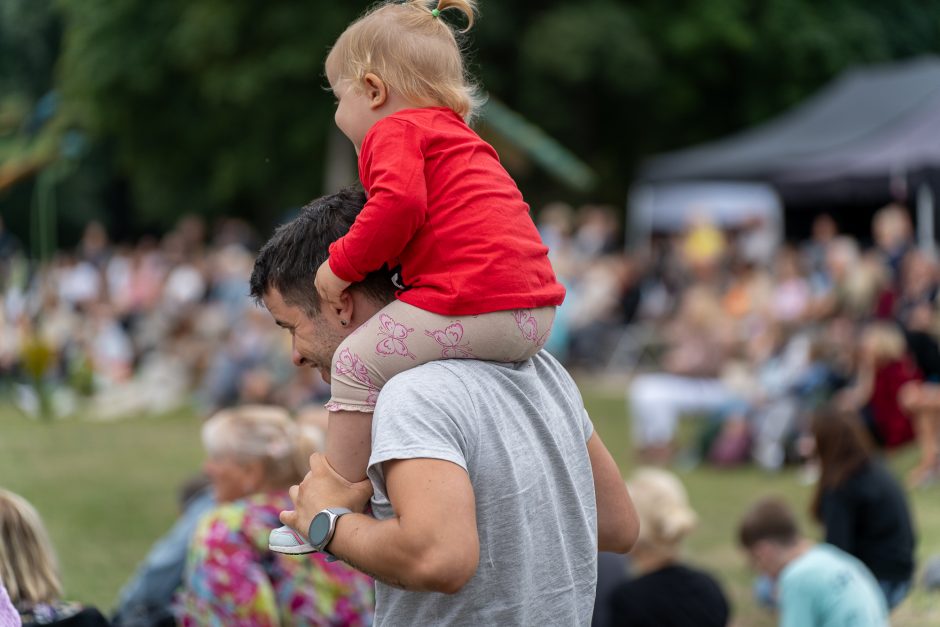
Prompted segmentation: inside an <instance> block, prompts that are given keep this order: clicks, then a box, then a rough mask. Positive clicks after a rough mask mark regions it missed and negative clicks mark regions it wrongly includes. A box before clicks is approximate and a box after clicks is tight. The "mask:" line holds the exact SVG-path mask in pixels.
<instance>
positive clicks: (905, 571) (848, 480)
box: [810, 410, 916, 609]
mask: <svg viewBox="0 0 940 627" xmlns="http://www.w3.org/2000/svg"><path fill="white" fill-rule="evenodd" d="M812 434H813V438H814V439H815V442H816V456H817V458H818V460H819V467H820V476H819V481H818V482H817V484H816V492H815V494H814V495H813V501H812V504H811V506H810V513H811V514H812V515H813V517H814V518H815V519H816V520H818V521H819V522H820V523H821V524H822V526H823V528H824V529H825V541H826V542H828V543H829V544H831V545H833V546H836V547H839V548H840V549H842V550H843V551H845V552H846V553H849V554H851V555H854V556H855V557H857V558H858V559H859V560H861V561H862V563H863V564H865V566H867V567H868V568H869V570H871V572H872V574H873V575H874V576H875V579H876V580H877V581H878V585H879V586H880V587H881V590H882V592H883V593H884V597H885V601H886V602H887V604H888V607H889V608H891V609H893V608H894V607H896V606H897V605H898V603H900V602H901V601H902V600H903V599H904V597H906V596H907V594H908V592H909V591H910V588H911V579H912V577H913V575H914V546H915V543H916V540H915V536H914V528H913V524H912V522H911V512H910V508H909V507H908V504H907V498H906V497H905V495H904V491H903V490H902V489H901V486H900V485H898V482H897V481H896V480H895V479H894V477H892V476H891V473H890V472H888V470H887V469H886V468H885V467H884V466H883V465H882V464H881V463H879V462H878V461H877V460H875V459H874V458H873V457H872V454H871V451H870V447H869V444H868V441H867V439H866V434H865V432H864V429H863V427H862V426H861V421H860V420H859V419H858V417H857V416H855V415H852V414H846V413H841V412H836V411H831V410H830V411H821V412H818V413H817V414H815V415H814V417H813V421H812Z"/></svg>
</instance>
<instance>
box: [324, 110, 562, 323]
mask: <svg viewBox="0 0 940 627" xmlns="http://www.w3.org/2000/svg"><path fill="white" fill-rule="evenodd" d="M359 177H360V178H361V179H362V184H363V186H364V187H365V190H366V193H367V194H368V202H366V205H365V207H363V209H362V211H361V213H360V214H359V216H358V217H357V218H356V221H355V223H354V224H353V226H352V228H351V229H350V230H349V233H347V234H346V235H345V236H343V237H341V238H340V239H338V240H336V241H335V242H334V243H333V244H332V245H331V246H330V268H331V269H332V270H333V272H334V273H335V274H336V276H338V277H340V278H341V279H344V280H346V281H353V282H356V281H360V280H362V279H363V278H364V277H365V275H366V274H368V273H370V272H373V271H375V270H378V269H379V268H381V267H382V266H383V265H384V264H386V263H387V264H389V265H390V266H393V267H394V266H396V265H398V264H399V263H400V264H401V267H402V280H403V283H404V284H405V285H406V287H407V289H405V290H402V291H401V292H399V293H398V298H399V299H400V300H402V301H403V302H406V303H409V304H411V305H414V306H415V307H419V308H421V309H424V310H426V311H431V312H433V313H438V314H441V315H454V316H456V315H471V314H482V313H489V312H492V311H501V310H506V309H520V308H533V307H546V306H551V305H560V304H561V302H562V300H564V296H565V288H564V287H563V286H562V285H561V284H560V283H559V282H558V281H557V280H556V279H555V273H554V271H553V270H552V266H551V263H550V262H549V260H548V249H547V248H546V247H545V245H544V244H543V243H542V240H541V238H540V237H539V234H538V231H537V230H536V228H535V225H534V224H533V222H532V218H531V217H530V216H529V206H528V205H527V204H526V203H525V202H524V201H523V200H522V194H521V193H520V192H519V189H518V188H517V187H516V184H515V183H514V182H513V180H512V178H511V177H510V176H509V174H508V173H507V172H506V170H505V169H503V167H502V165H500V163H499V157H498V156H497V155H496V151H495V150H494V149H493V147H492V146H490V145H489V144H487V143H486V142H485V141H483V140H482V139H480V137H479V136H478V135H477V134H476V133H474V132H473V131H472V130H471V129H470V127H468V126H467V124H466V123H465V122H464V121H463V119H461V118H460V116H458V115H457V114H456V113H454V112H453V111H451V110H450V109H447V108H443V107H434V108H423V109H406V110H404V111H399V112H397V113H395V114H392V115H390V116H388V117H386V118H383V119H382V120H380V121H379V122H378V123H376V124H375V125H374V126H373V127H372V128H371V129H370V130H369V132H368V133H367V134H366V137H365V139H364V140H363V142H362V148H361V149H360V154H359Z"/></svg>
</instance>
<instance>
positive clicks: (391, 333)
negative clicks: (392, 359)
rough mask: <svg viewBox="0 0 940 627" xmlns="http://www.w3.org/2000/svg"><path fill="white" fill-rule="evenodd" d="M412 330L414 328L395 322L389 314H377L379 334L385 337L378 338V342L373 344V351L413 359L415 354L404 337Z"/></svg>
mask: <svg viewBox="0 0 940 627" xmlns="http://www.w3.org/2000/svg"><path fill="white" fill-rule="evenodd" d="M412 331H414V329H409V328H408V327H406V326H405V325H403V324H399V323H397V322H395V321H394V320H393V319H392V317H391V316H388V315H386V314H381V315H379V335H384V336H385V339H384V340H379V343H378V344H376V345H375V352H377V353H379V354H381V355H401V356H402V357H411V358H412V359H414V358H415V356H414V355H412V354H411V351H409V350H408V346H407V345H406V344H405V339H406V338H407V337H408V335H409V334H410V333H411V332H412Z"/></svg>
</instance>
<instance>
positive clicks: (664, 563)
mask: <svg viewBox="0 0 940 627" xmlns="http://www.w3.org/2000/svg"><path fill="white" fill-rule="evenodd" d="M627 488H628V489H629V490H630V496H631V497H632V498H633V503H634V506H635V507H636V511H637V515H638V516H639V518H640V537H639V539H638V540H637V543H636V545H635V546H634V547H633V551H632V552H631V553H630V558H631V562H630V563H631V568H632V570H633V572H634V574H635V575H636V578H634V579H631V580H629V581H626V582H624V583H622V584H620V585H619V586H618V587H617V588H616V589H615V590H614V591H613V592H612V593H611V595H610V611H609V613H608V616H609V622H608V624H609V625H611V626H612V627H613V626H617V627H693V626H694V627H724V625H726V624H727V623H728V618H729V615H730V609H729V606H728V600H727V599H726V597H725V595H724V593H723V592H722V590H721V587H720V586H719V585H718V582H717V581H715V579H714V578H713V577H712V576H711V575H708V574H707V573H704V572H702V571H700V570H697V569H694V568H690V567H689V566H686V565H684V564H683V563H682V561H681V557H680V554H681V547H682V541H683V540H684V539H685V537H686V536H687V535H688V534H689V533H690V532H691V531H692V530H693V529H694V528H695V525H696V522H697V520H698V517H697V516H696V514H695V512H694V511H693V510H692V508H691V506H690V505H689V499H688V496H687V495H686V491H685V488H684V487H683V485H682V483H681V482H680V481H679V478H678V477H676V476H675V475H674V474H672V473H670V472H668V471H665V470H660V469H658V468H641V469H640V470H638V471H637V472H636V473H635V474H634V475H633V478H632V479H631V480H630V481H628V482H627Z"/></svg>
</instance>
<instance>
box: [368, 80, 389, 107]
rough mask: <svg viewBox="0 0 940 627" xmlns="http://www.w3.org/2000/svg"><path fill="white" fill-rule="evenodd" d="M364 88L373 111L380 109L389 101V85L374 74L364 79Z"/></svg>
mask: <svg viewBox="0 0 940 627" xmlns="http://www.w3.org/2000/svg"><path fill="white" fill-rule="evenodd" d="M362 87H363V89H365V92H366V97H367V98H368V99H369V106H370V107H371V108H372V109H378V108H379V107H381V106H382V105H384V104H385V101H386V100H388V85H386V84H385V81H383V80H382V79H381V78H379V77H378V76H376V75H375V74H373V73H372V72H369V73H368V74H366V75H365V76H363V77H362Z"/></svg>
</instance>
